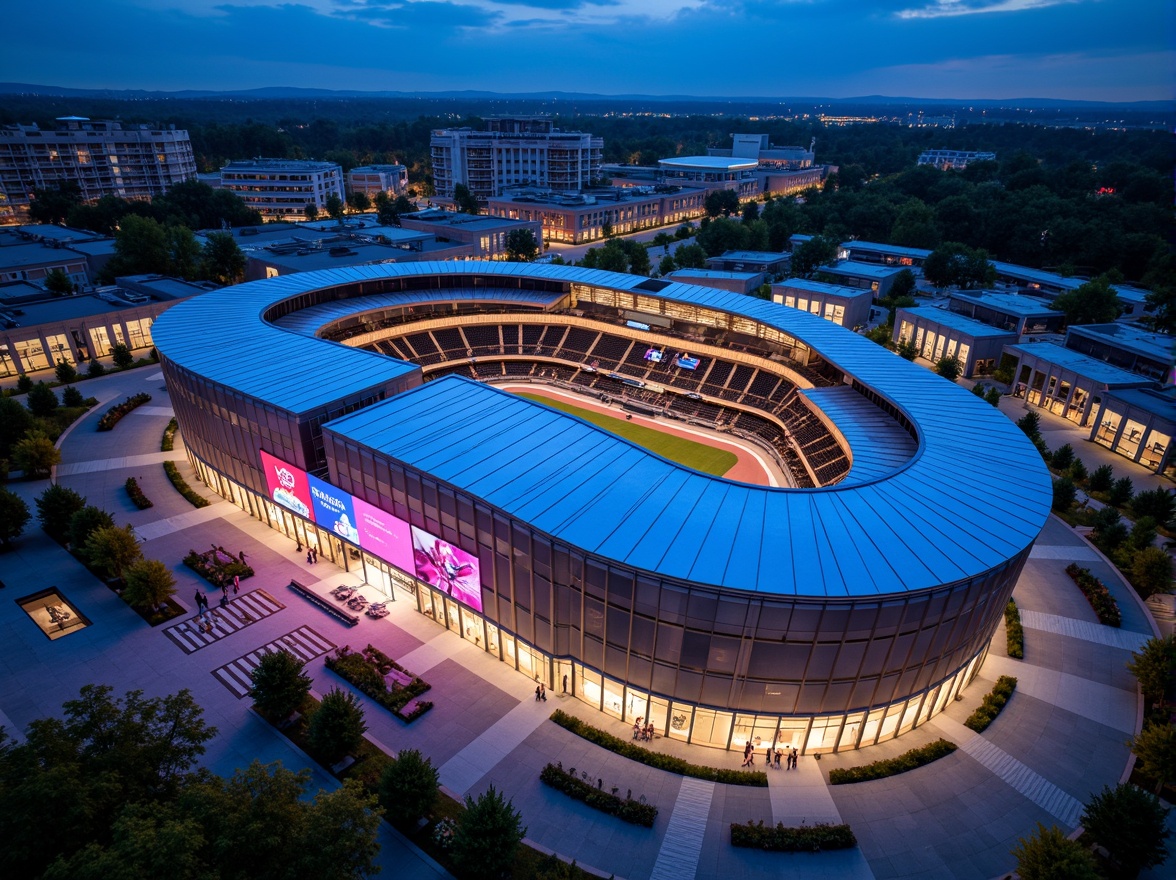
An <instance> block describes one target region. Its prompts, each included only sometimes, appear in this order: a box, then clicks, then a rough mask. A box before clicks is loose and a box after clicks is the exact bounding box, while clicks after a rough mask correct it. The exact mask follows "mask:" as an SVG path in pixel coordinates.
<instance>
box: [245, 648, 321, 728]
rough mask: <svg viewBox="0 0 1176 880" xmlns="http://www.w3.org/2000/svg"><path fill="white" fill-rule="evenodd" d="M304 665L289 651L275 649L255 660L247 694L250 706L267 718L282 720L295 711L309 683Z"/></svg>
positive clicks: (300, 703)
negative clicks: (251, 703)
mask: <svg viewBox="0 0 1176 880" xmlns="http://www.w3.org/2000/svg"><path fill="white" fill-rule="evenodd" d="M305 667H306V664H305V663H303V662H302V661H301V660H299V659H298V658H297V657H295V656H294V655H293V654H291V653H290V652H289V651H274V652H273V653H270V654H266V655H265V656H264V657H262V658H261V660H259V661H258V663H257V666H255V667H254V669H253V673H252V679H253V686H252V687H251V688H250V689H249V696H250V697H251V698H252V699H253V708H254V709H256V710H257V711H258V712H259V713H260V714H261V715H262V716H263V717H264V718H268V719H269V720H270V721H284V720H285V719H287V718H289V717H290V716H291V715H293V714H294V713H295V712H296V711H298V707H299V706H301V705H302V701H303V700H305V699H306V696H307V694H309V693H310V686H311V684H312V682H311V679H310V676H309V675H307V674H306V672H305Z"/></svg>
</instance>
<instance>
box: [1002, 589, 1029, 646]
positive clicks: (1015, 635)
mask: <svg viewBox="0 0 1176 880" xmlns="http://www.w3.org/2000/svg"><path fill="white" fill-rule="evenodd" d="M1005 650H1006V651H1008V654H1009V656H1010V657H1012V658H1013V659H1014V660H1023V659H1025V630H1024V629H1023V628H1022V626H1021V612H1020V611H1018V610H1017V603H1016V602H1014V601H1013V600H1012V599H1009V604H1008V605H1006V606H1005Z"/></svg>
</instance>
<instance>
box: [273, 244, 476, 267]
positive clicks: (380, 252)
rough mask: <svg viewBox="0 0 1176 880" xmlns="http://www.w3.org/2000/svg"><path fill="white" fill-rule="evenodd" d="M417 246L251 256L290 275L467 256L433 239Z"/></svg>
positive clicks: (334, 247)
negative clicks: (427, 257) (425, 257)
mask: <svg viewBox="0 0 1176 880" xmlns="http://www.w3.org/2000/svg"><path fill="white" fill-rule="evenodd" d="M416 243H417V244H419V247H412V248H405V247H395V246H393V245H390V244H377V243H375V242H358V241H343V242H338V243H334V242H324V243H323V244H322V245H321V246H320V247H310V248H297V249H285V248H267V249H266V250H264V251H260V252H254V253H252V254H251V255H250V256H251V257H252V258H254V259H257V260H261V261H263V262H265V263H268V264H269V265H272V266H281V267H284V268H286V269H289V270H290V271H291V272H309V271H313V270H316V269H339V268H342V267H344V266H362V265H366V264H368V263H395V262H397V261H399V260H416V259H420V258H421V257H420V255H421V254H433V255H434V257H433V258H434V259H442V260H443V259H447V258H452V257H454V256H464V255H466V254H468V253H469V248H470V246H469V245H468V244H457V243H453V242H439V241H437V240H435V239H434V238H433V237H432V236H423V237H422V238H420V239H419V240H418V241H417V242H416Z"/></svg>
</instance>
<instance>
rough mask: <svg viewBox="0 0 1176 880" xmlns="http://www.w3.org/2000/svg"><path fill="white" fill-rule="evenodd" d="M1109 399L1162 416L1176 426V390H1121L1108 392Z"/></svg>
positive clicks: (1169, 388)
mask: <svg viewBox="0 0 1176 880" xmlns="http://www.w3.org/2000/svg"><path fill="white" fill-rule="evenodd" d="M1107 396H1108V397H1115V398H1116V399H1118V400H1121V401H1123V402H1124V403H1127V404H1130V405H1131V406H1134V407H1136V408H1138V409H1141V410H1143V411H1144V412H1149V413H1151V414H1152V415H1157V416H1160V417H1161V418H1163V419H1166V420H1167V421H1168V422H1169V423H1171V424H1173V425H1176V388H1172V387H1168V388H1164V389H1163V390H1158V389H1155V388H1120V389H1118V390H1115V391H1110V392H1107Z"/></svg>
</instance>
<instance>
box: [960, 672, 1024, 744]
mask: <svg viewBox="0 0 1176 880" xmlns="http://www.w3.org/2000/svg"><path fill="white" fill-rule="evenodd" d="M1016 689H1017V680H1016V679H1015V678H1013V677H1012V676H1011V675H1002V676H1001V677H1000V678H998V679H997V680H996V684H995V685H993V686H992V692H991V693H989V694H988V695H987V696H985V697H984V702H982V703H981V704H980V707H979V708H978V709H977V710H976V711H975V712H973V713H972V714H971V715H969V716H968V720H967V721H965V722H964V724H966V725H967V726H968V727H970V728H971V729H972V730H974V731H976V732H977V733H983V732H984V731H985V729H986V728H987V727H988V725H989V724H991V723H992V722H993V721H995V720H996V716H997V715H999V714H1000V710H1001V709H1003V708H1004V707H1005V703H1007V702H1008V701H1009V697H1011V696H1012V695H1013V691H1015V690H1016Z"/></svg>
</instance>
